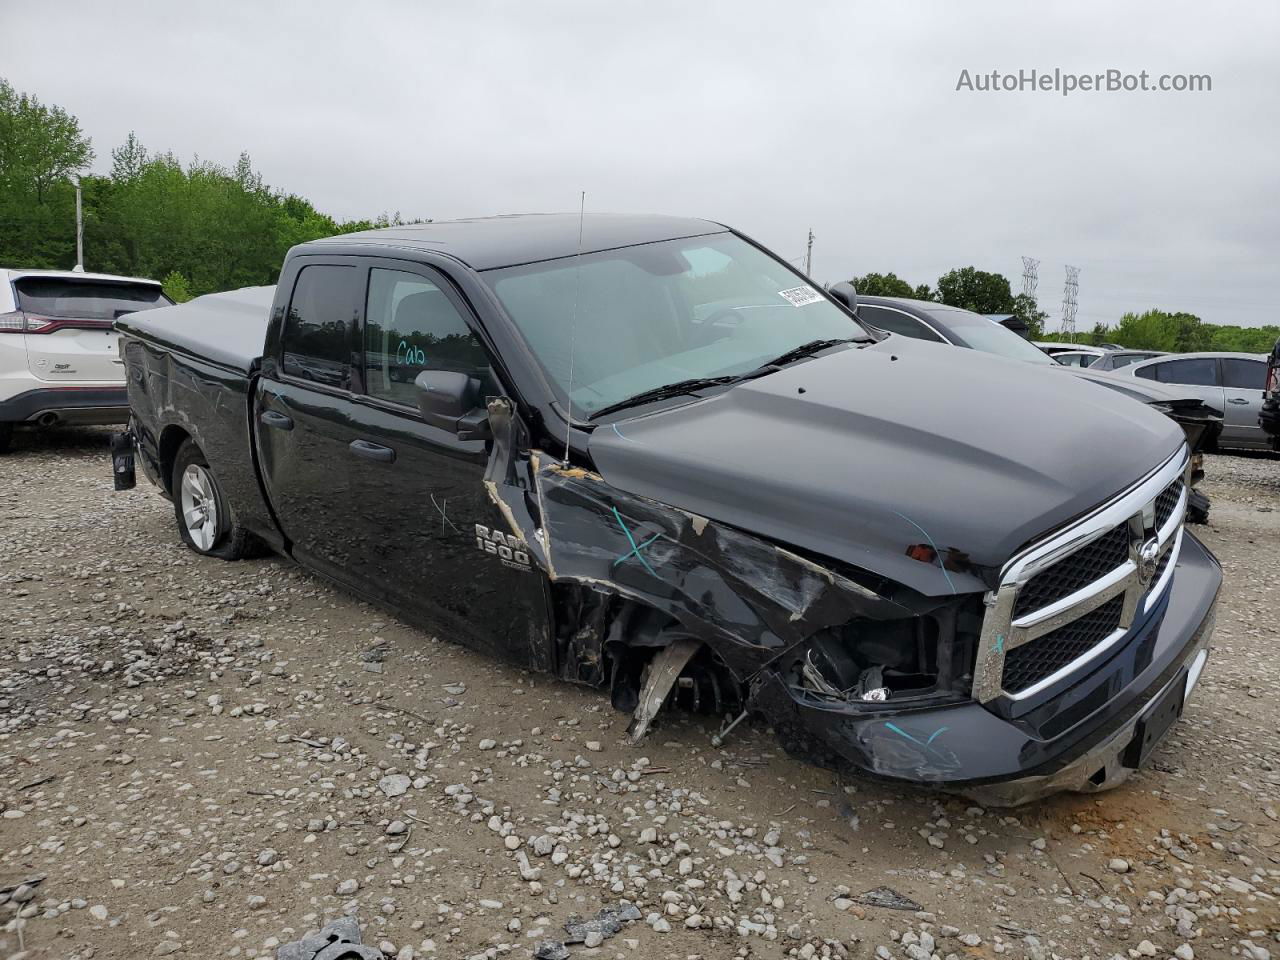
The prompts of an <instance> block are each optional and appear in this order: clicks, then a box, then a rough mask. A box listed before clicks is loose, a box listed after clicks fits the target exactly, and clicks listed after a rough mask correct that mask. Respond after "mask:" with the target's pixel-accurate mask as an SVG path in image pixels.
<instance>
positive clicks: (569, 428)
mask: <svg viewBox="0 0 1280 960" xmlns="http://www.w3.org/2000/svg"><path fill="white" fill-rule="evenodd" d="M586 213H587V191H585V190H583V191H582V195H581V196H580V197H579V198H578V254H577V256H576V257H575V258H574V261H573V318H572V319H571V320H570V321H569V403H568V409H567V411H566V413H567V422H566V423H565V425H564V466H565V467H566V468H567V467H568V466H569V437H570V436H571V435H572V433H573V353H574V349H573V348H574V343H575V341H576V340H577V334H578V294H579V292H580V291H581V288H582V283H581V280H582V221H583V219H584V218H585V216H586Z"/></svg>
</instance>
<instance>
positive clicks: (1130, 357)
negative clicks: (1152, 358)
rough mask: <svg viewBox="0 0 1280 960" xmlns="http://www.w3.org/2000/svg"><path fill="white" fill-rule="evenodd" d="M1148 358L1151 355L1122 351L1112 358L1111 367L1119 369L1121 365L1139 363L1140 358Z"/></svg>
mask: <svg viewBox="0 0 1280 960" xmlns="http://www.w3.org/2000/svg"><path fill="white" fill-rule="evenodd" d="M1147 359H1149V357H1145V356H1143V355H1142V354H1140V353H1122V354H1120V355H1119V356H1118V357H1112V358H1111V367H1112V369H1114V370H1119V369H1120V368H1121V367H1127V366H1129V364H1131V363H1137V362H1138V361H1139V360H1147Z"/></svg>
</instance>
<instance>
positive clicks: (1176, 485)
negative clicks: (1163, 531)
mask: <svg viewBox="0 0 1280 960" xmlns="http://www.w3.org/2000/svg"><path fill="white" fill-rule="evenodd" d="M1182 488H1183V483H1182V480H1181V479H1179V480H1175V481H1173V483H1171V484H1169V486H1167V487H1165V488H1164V491H1163V492H1162V493H1161V494H1160V496H1158V497H1156V529H1157V530H1159V529H1160V528H1162V527H1163V526H1164V525H1165V524H1166V523H1168V522H1169V518H1170V517H1172V516H1173V511H1174V510H1175V509H1177V506H1178V501H1179V500H1180V499H1181V498H1182Z"/></svg>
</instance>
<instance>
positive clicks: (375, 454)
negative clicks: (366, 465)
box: [347, 440, 396, 463]
mask: <svg viewBox="0 0 1280 960" xmlns="http://www.w3.org/2000/svg"><path fill="white" fill-rule="evenodd" d="M347 449H348V450H350V451H351V452H352V453H354V454H355V455H356V456H357V457H364V458H365V459H366V460H377V461H378V462H379V463H395V459H396V452H395V450H394V449H392V448H391V447H384V446H383V445H382V444H380V443H370V442H369V441H368V440H352V441H351V445H350V446H349V447H348V448H347Z"/></svg>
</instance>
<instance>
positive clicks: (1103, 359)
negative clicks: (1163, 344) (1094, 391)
mask: <svg viewBox="0 0 1280 960" xmlns="http://www.w3.org/2000/svg"><path fill="white" fill-rule="evenodd" d="M1164 356H1168V353H1167V352H1166V351H1164V350H1108V351H1107V352H1106V353H1104V354H1103V355H1102V356H1100V357H1098V359H1097V360H1095V361H1094V362H1093V363H1091V364H1089V369H1090V370H1092V371H1093V372H1094V373H1107V372H1108V371H1111V370H1119V369H1120V368H1121V367H1127V366H1129V364H1131V363H1138V362H1139V361H1140V360H1152V359H1154V358H1155V357H1164Z"/></svg>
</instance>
